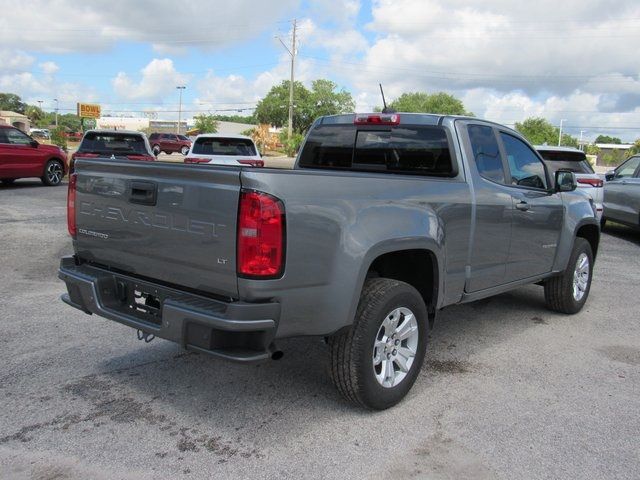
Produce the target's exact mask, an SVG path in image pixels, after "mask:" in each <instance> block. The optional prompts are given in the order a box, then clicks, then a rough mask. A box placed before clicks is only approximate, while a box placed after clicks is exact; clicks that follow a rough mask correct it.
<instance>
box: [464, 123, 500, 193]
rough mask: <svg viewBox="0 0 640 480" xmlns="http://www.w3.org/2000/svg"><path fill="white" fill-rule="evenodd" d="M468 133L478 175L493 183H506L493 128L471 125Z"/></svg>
mask: <svg viewBox="0 0 640 480" xmlns="http://www.w3.org/2000/svg"><path fill="white" fill-rule="evenodd" d="M468 132H469V141H470V142H471V150H472V151H473V159H474V161H475V164H476V167H477V169H478V173H479V174H480V175H481V176H482V177H484V178H486V179H487V180H491V181H492V182H496V183H505V176H504V166H503V165H502V159H501V157H500V147H498V140H497V139H496V135H495V133H494V131H493V128H491V127H487V126H485V125H469V128H468Z"/></svg>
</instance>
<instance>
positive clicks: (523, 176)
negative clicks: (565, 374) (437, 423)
mask: <svg viewBox="0 0 640 480" xmlns="http://www.w3.org/2000/svg"><path fill="white" fill-rule="evenodd" d="M68 223H69V232H70V234H71V236H72V237H73V245H74V249H75V255H73V256H70V257H65V258H63V259H62V260H61V265H60V271H59V277H60V278H61V279H62V280H64V282H65V283H66V285H67V290H68V293H67V294H65V295H63V296H62V300H63V301H64V302H66V303H67V304H69V305H71V306H73V307H75V308H77V309H79V310H82V311H83V312H86V313H89V314H92V313H95V314H97V315H99V316H102V317H105V318H108V319H110V320H114V321H116V322H120V323H122V324H124V325H128V326H130V327H133V328H134V329H137V330H138V336H139V338H144V339H147V340H148V339H150V338H152V337H151V336H157V337H161V338H164V339H167V340H171V341H174V342H177V343H179V344H181V345H182V346H183V347H185V348H187V349H189V350H194V351H198V352H204V353H208V354H211V355H214V356H216V357H220V358H224V359H228V360H234V361H240V362H254V361H261V360H266V359H269V358H277V357H279V356H281V355H282V353H281V352H280V351H279V350H278V349H277V347H276V344H277V341H278V339H282V338H288V337H297V336H310V335H315V336H319V337H325V338H326V340H327V343H328V345H329V350H330V356H331V363H330V374H331V377H332V379H333V381H334V382H335V384H336V386H337V388H338V390H339V391H340V392H341V393H342V394H343V395H344V397H346V398H347V399H349V400H351V401H353V402H355V403H357V404H359V405H362V406H364V407H368V408H372V409H383V408H388V407H390V406H392V405H394V404H396V403H397V402H398V401H400V400H401V399H402V398H403V397H404V395H406V393H407V392H408V391H409V389H410V388H411V386H412V385H413V383H414V381H415V379H416V377H417V375H418V373H419V370H420V368H421V366H422V363H423V359H424V356H425V351H426V348H427V345H426V343H427V337H428V330H429V328H431V326H432V324H433V321H434V319H435V316H436V312H437V311H438V310H439V309H442V308H443V307H446V306H448V305H454V304H458V303H464V302H471V301H474V300H478V299H481V298H484V297H488V296H491V295H496V294H499V293H501V292H505V291H507V290H510V289H513V288H517V287H519V286H521V285H525V284H530V283H536V284H539V285H542V286H544V295H545V299H546V302H547V304H548V306H549V307H550V308H551V309H552V310H555V311H559V312H564V313H576V312H578V311H579V310H580V309H581V308H582V306H583V305H584V303H585V301H586V300H587V297H588V295H589V288H590V284H591V277H592V269H593V265H594V260H595V257H596V253H597V250H598V243H599V237H600V229H599V224H598V222H597V220H596V214H595V207H594V205H593V202H592V201H591V200H590V199H589V198H588V197H587V196H586V195H584V194H583V193H581V192H579V191H576V179H575V176H574V174H573V173H572V172H570V171H563V170H560V171H558V172H556V174H555V178H550V176H549V173H548V172H547V170H546V168H545V165H544V163H543V162H542V160H541V158H540V156H539V155H538V154H537V153H536V151H535V150H534V149H533V148H532V147H531V146H530V145H529V144H528V143H527V142H526V141H525V140H524V139H523V138H522V137H521V136H520V135H519V134H518V133H517V132H515V131H513V130H511V129H509V128H506V127H503V126H501V125H498V124H495V123H491V122H487V121H483V120H479V119H476V118H463V117H452V116H439V115H427V114H405V113H399V114H386V113H383V114H366V115H359V114H350V115H338V116H329V117H323V118H320V119H318V120H317V121H316V122H315V123H314V124H313V126H312V128H311V129H310V132H309V134H308V135H307V138H306V140H305V142H304V144H303V146H302V148H301V151H300V153H299V155H298V158H297V160H296V164H295V168H294V169H292V170H279V169H269V168H251V167H235V166H212V165H182V164H170V163H160V162H129V161H125V160H122V161H120V160H116V161H113V160H108V159H104V160H102V159H91V160H82V159H79V160H78V162H77V164H76V173H75V174H74V175H73V176H72V177H71V178H70V182H69V200H68Z"/></svg>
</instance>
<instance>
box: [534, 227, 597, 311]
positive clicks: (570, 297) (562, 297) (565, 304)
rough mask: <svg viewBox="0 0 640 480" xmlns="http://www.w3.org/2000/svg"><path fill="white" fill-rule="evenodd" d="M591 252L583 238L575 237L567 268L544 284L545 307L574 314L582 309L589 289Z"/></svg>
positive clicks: (589, 246)
mask: <svg viewBox="0 0 640 480" xmlns="http://www.w3.org/2000/svg"><path fill="white" fill-rule="evenodd" d="M592 276H593V252H592V251H591V245H590V244H589V242H587V241H586V240H585V239H584V238H579V237H578V238H576V239H575V242H574V244H573V251H572V252H571V257H570V258H569V263H568V265H567V268H566V270H565V271H564V272H562V274H561V275H558V276H557V277H553V278H550V279H548V280H547V281H546V283H545V284H544V299H545V302H546V303H547V307H548V308H549V309H551V310H553V311H555V312H559V313H568V314H574V313H578V312H579V311H580V310H582V307H583V306H584V304H585V303H586V302H587V298H588V297H589V291H590V290H591V277H592Z"/></svg>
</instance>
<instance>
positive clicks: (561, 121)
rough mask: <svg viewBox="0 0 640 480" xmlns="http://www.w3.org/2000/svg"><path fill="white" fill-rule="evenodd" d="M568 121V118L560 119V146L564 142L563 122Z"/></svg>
mask: <svg viewBox="0 0 640 480" xmlns="http://www.w3.org/2000/svg"><path fill="white" fill-rule="evenodd" d="M566 121H567V119H566V118H563V119H561V120H560V135H558V146H560V144H561V143H562V124H563V123H564V122H566Z"/></svg>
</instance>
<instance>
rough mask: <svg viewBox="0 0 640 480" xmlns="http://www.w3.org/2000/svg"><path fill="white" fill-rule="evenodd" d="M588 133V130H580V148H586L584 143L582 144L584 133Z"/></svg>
mask: <svg viewBox="0 0 640 480" xmlns="http://www.w3.org/2000/svg"><path fill="white" fill-rule="evenodd" d="M583 133H587V131H586V130H580V150H584V145H583V144H582V134H583Z"/></svg>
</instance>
